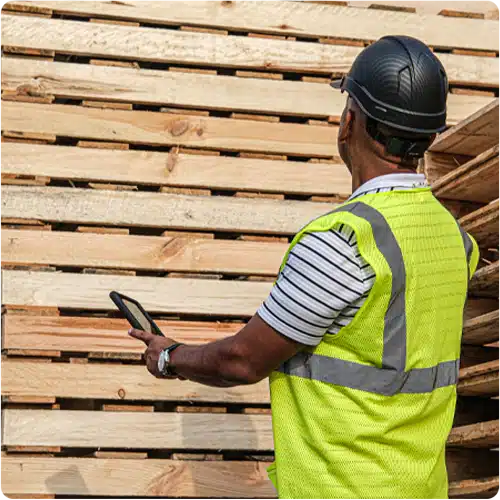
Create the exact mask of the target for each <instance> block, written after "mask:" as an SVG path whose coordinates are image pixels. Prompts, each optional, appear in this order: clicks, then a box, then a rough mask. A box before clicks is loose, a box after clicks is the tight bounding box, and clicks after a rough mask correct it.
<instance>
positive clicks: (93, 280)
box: [2, 271, 272, 317]
mask: <svg viewBox="0 0 500 500" xmlns="http://www.w3.org/2000/svg"><path fill="white" fill-rule="evenodd" d="M2 281H3V302H4V304H8V305H32V306H57V307H67V308H71V309H99V310H113V309H114V307H113V304H112V302H111V301H110V299H109V297H108V294H109V291H110V290H118V291H120V292H122V293H124V294H125V295H129V296H133V297H134V298H136V299H137V300H138V301H139V302H140V303H141V304H142V305H143V306H144V308H145V309H146V310H147V311H150V312H164V313H173V314H200V315H217V316H230V317H235V316H236V317H239V316H242V317H249V316H253V315H254V313H255V311H256V310H257V308H258V307H259V306H260V304H261V303H262V301H263V300H265V298H266V296H267V294H268V293H269V291H270V290H271V287H272V283H260V282H239V281H219V280H203V279H202V280H200V279H183V278H149V277H142V276H141V277H138V276H118V275H117V276H112V275H98V274H95V275H92V274H73V273H45V272H31V271H4V272H3V280H2Z"/></svg>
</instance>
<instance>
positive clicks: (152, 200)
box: [2, 186, 335, 234]
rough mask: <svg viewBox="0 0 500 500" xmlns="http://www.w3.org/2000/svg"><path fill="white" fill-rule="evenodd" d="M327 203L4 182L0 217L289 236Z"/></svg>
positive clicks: (323, 211) (325, 208)
mask: <svg viewBox="0 0 500 500" xmlns="http://www.w3.org/2000/svg"><path fill="white" fill-rule="evenodd" d="M334 208H335V205H333V204H331V203H313V202H306V201H295V200H293V201H292V200H285V201H279V200H261V199H246V198H235V197H225V196H224V197H223V196H213V197H205V196H188V195H176V194H165V193H149V192H128V191H106V192H104V191H101V190H90V189H77V188H57V187H42V188H40V187H31V186H5V187H3V188H2V215H3V216H5V217H14V216H19V215H20V214H22V215H23V216H24V217H26V218H30V219H41V220H45V221H53V222H56V221H57V222H72V223H78V224H89V223H90V224H105V225H118V226H139V227H155V226H156V227H164V228H171V229H180V228H182V229H184V230H186V229H187V230H189V229H190V230H195V231H196V230H205V231H210V230H217V231H237V232H244V233H245V232H248V233H279V234H294V233H295V232H297V231H298V230H299V229H300V228H301V227H302V226H303V225H304V224H306V223H307V222H309V221H310V220H312V219H314V218H316V217H319V216H320V215H323V214H326V213H327V212H330V211H331V210H333V209H334Z"/></svg>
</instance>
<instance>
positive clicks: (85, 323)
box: [3, 313, 243, 354]
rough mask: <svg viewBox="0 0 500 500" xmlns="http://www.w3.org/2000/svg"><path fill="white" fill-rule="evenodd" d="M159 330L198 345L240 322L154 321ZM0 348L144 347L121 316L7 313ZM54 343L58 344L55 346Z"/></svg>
mask: <svg viewBox="0 0 500 500" xmlns="http://www.w3.org/2000/svg"><path fill="white" fill-rule="evenodd" d="M157 324H158V326H159V327H160V329H161V330H162V331H164V332H165V333H166V334H167V335H169V336H170V337H172V338H175V339H177V340H178V341H179V342H184V343H186V344H199V343H205V342H211V341H214V340H219V339H222V338H224V337H227V336H228V335H233V334H235V333H237V332H238V331H239V330H240V329H241V328H242V327H243V324H242V323H228V322H225V323H220V322H209V321H175V320H168V321H165V320H157ZM3 328H4V336H3V348H4V349H8V350H9V351H10V350H12V349H15V350H20V349H38V350H40V352H43V351H44V350H45V351H51V350H59V351H66V352H67V351H69V352H91V353H93V354H96V353H119V354H142V353H143V352H144V346H143V345H142V344H141V343H140V342H137V341H136V340H134V339H133V338H131V337H129V336H128V335H124V332H126V331H127V330H128V329H129V328H130V326H129V324H128V322H127V321H126V320H124V319H115V318H113V319H111V318H96V317H85V316H77V317H68V316H57V317H49V316H37V315H26V314H19V313H14V314H10V313H9V314H6V315H5V316H4V318H3ZM51 346H52V347H51ZM54 346H57V347H54Z"/></svg>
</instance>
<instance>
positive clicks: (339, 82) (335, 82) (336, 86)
mask: <svg viewBox="0 0 500 500" xmlns="http://www.w3.org/2000/svg"><path fill="white" fill-rule="evenodd" d="M343 81H344V79H343V78H339V79H338V80H333V81H332V82H331V83H330V87H333V88H334V89H341V88H342V82H343Z"/></svg>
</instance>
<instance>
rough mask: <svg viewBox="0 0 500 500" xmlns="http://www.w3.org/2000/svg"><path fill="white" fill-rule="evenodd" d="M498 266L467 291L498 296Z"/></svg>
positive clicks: (481, 274)
mask: <svg viewBox="0 0 500 500" xmlns="http://www.w3.org/2000/svg"><path fill="white" fill-rule="evenodd" d="M41 234H43V233H41ZM498 268H499V262H498V261H497V262H493V263H492V264H489V265H487V266H485V267H483V268H481V269H479V270H478V271H476V273H475V274H474V276H473V277H472V278H471V280H470V285H469V293H470V294H471V295H475V296H477V297H498Z"/></svg>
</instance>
